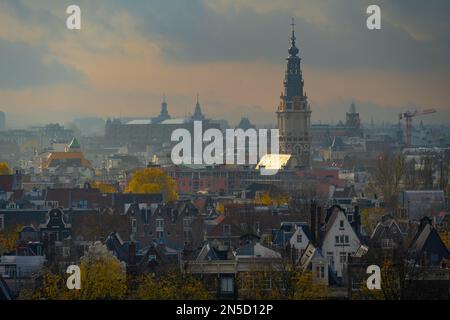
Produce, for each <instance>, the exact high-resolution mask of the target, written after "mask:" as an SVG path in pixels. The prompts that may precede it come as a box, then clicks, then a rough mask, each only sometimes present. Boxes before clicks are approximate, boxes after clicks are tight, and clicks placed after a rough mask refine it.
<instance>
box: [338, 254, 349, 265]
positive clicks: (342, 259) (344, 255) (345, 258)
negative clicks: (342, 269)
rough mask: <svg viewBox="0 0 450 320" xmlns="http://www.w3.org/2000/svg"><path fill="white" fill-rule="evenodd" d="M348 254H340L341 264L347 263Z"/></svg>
mask: <svg viewBox="0 0 450 320" xmlns="http://www.w3.org/2000/svg"><path fill="white" fill-rule="evenodd" d="M347 257H348V256H347V252H340V253H339V263H347Z"/></svg>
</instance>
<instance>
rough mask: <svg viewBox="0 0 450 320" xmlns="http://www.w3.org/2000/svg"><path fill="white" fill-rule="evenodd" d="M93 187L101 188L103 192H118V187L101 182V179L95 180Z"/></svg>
mask: <svg viewBox="0 0 450 320" xmlns="http://www.w3.org/2000/svg"><path fill="white" fill-rule="evenodd" d="M91 187H92V188H94V189H100V192H101V193H115V192H117V189H116V187H114V186H113V185H111V184H108V183H104V182H100V181H94V182H92V183H91Z"/></svg>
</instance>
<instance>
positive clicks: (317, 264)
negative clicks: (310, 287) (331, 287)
mask: <svg viewBox="0 0 450 320" xmlns="http://www.w3.org/2000/svg"><path fill="white" fill-rule="evenodd" d="M297 267H298V268H299V269H300V270H301V271H310V272H312V274H313V280H314V281H315V282H317V283H321V284H324V285H328V284H329V280H328V279H329V277H328V273H329V268H328V260H327V258H325V257H324V256H323V255H322V252H320V249H319V248H317V247H315V246H314V244H313V243H312V242H310V243H309V244H308V246H307V247H306V249H305V250H304V252H303V254H302V256H301V257H300V259H299V261H298V263H297Z"/></svg>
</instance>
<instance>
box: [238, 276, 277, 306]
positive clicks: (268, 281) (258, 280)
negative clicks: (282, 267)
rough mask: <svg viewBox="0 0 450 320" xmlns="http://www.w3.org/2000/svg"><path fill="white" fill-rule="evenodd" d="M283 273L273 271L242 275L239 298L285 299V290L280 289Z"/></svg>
mask: <svg viewBox="0 0 450 320" xmlns="http://www.w3.org/2000/svg"><path fill="white" fill-rule="evenodd" d="M281 280H282V279H281V273H280V272H277V271H273V270H267V271H256V270H251V271H250V272H244V273H241V274H240V275H239V277H238V281H239V285H240V287H239V297H240V298H242V299H255V300H280V299H284V298H285V294H284V293H283V290H281V288H279V287H278V283H280V282H281Z"/></svg>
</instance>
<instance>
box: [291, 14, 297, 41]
mask: <svg viewBox="0 0 450 320" xmlns="http://www.w3.org/2000/svg"><path fill="white" fill-rule="evenodd" d="M291 26H292V36H291V40H292V43H293V44H295V40H296V38H295V18H294V17H292V22H291Z"/></svg>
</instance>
